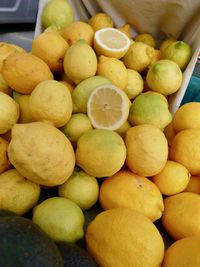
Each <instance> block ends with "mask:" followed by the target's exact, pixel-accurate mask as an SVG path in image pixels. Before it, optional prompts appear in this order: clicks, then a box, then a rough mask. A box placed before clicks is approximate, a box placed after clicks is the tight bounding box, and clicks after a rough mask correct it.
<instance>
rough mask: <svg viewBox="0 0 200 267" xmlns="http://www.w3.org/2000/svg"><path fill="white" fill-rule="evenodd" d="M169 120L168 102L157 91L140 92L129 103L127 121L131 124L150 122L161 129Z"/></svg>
mask: <svg viewBox="0 0 200 267" xmlns="http://www.w3.org/2000/svg"><path fill="white" fill-rule="evenodd" d="M171 120H172V115H171V113H170V112H169V108H168V103H167V101H166V100H165V99H164V98H163V95H161V94H159V93H155V92H151V91H149V92H145V93H141V94H140V95H138V96H137V97H136V98H135V99H134V100H133V102H132V104H131V107H130V113H129V119H128V121H129V122H130V123H131V124H132V125H140V124H152V125H154V126H157V127H158V128H160V129H163V128H165V127H166V126H167V125H168V124H169V123H170V122H171Z"/></svg>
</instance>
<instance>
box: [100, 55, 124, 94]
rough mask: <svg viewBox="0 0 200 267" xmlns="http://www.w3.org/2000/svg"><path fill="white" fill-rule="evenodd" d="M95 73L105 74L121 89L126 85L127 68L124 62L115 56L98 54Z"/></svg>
mask: <svg viewBox="0 0 200 267" xmlns="http://www.w3.org/2000/svg"><path fill="white" fill-rule="evenodd" d="M97 74H98V75H102V76H105V77H106V78H108V79H109V80H110V81H111V82H112V83H114V84H115V85H116V86H117V87H119V88H120V89H122V90H123V89H125V87H126V85H127V79H128V74H127V69H126V67H125V65H124V63H123V62H122V61H121V60H119V59H117V58H114V57H105V56H100V57H99V62H98V66H97Z"/></svg>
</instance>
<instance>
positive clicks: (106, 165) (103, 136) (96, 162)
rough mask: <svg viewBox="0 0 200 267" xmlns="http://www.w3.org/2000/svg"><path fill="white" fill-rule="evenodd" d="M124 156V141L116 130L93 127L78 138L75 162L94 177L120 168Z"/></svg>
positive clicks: (109, 174) (112, 172) (105, 174)
mask: <svg viewBox="0 0 200 267" xmlns="http://www.w3.org/2000/svg"><path fill="white" fill-rule="evenodd" d="M125 158H126V147H125V144H124V141H123V139H122V138H121V136H120V135H119V134H117V133H116V132H113V131H110V130H103V129H93V130H89V131H87V132H85V133H84V134H83V135H82V136H81V137H80V138H79V140H78V143H77V149H76V164H77V165H78V166H79V167H80V168H81V169H83V170H84V171H85V172H86V173H88V174H89V175H92V176H94V177H99V178H101V177H104V176H111V175H113V174H114V173H116V172H117V171H119V170H120V169H121V167H122V166H123V164H124V162H125Z"/></svg>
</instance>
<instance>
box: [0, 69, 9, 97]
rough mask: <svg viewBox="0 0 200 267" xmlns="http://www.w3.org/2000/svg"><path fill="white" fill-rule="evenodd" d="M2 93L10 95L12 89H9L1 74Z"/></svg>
mask: <svg viewBox="0 0 200 267" xmlns="http://www.w3.org/2000/svg"><path fill="white" fill-rule="evenodd" d="M0 92H2V93H5V94H7V95H10V93H11V89H10V88H9V87H8V85H7V83H6V81H5V80H4V78H3V76H2V74H1V73H0Z"/></svg>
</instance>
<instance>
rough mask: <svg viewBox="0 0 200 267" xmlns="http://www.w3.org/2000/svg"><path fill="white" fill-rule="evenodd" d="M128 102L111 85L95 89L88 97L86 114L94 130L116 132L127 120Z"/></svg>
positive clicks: (121, 92) (120, 92) (123, 94)
mask: <svg viewBox="0 0 200 267" xmlns="http://www.w3.org/2000/svg"><path fill="white" fill-rule="evenodd" d="M129 107H130V101H129V99H128V97H127V95H126V94H125V93H124V92H123V91H122V90H121V89H119V88H118V87H116V86H115V85H112V84H107V85H106V84H105V85H101V86H99V87H97V88H96V89H95V90H94V91H93V92H92V93H91V95H90V96H89V99H88V103H87V114H88V117H89V119H90V121H91V123H92V125H93V127H94V128H97V129H107V130H117V129H119V128H120V127H121V126H122V125H123V124H124V123H125V121H126V120H127V118H128V114H129Z"/></svg>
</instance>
